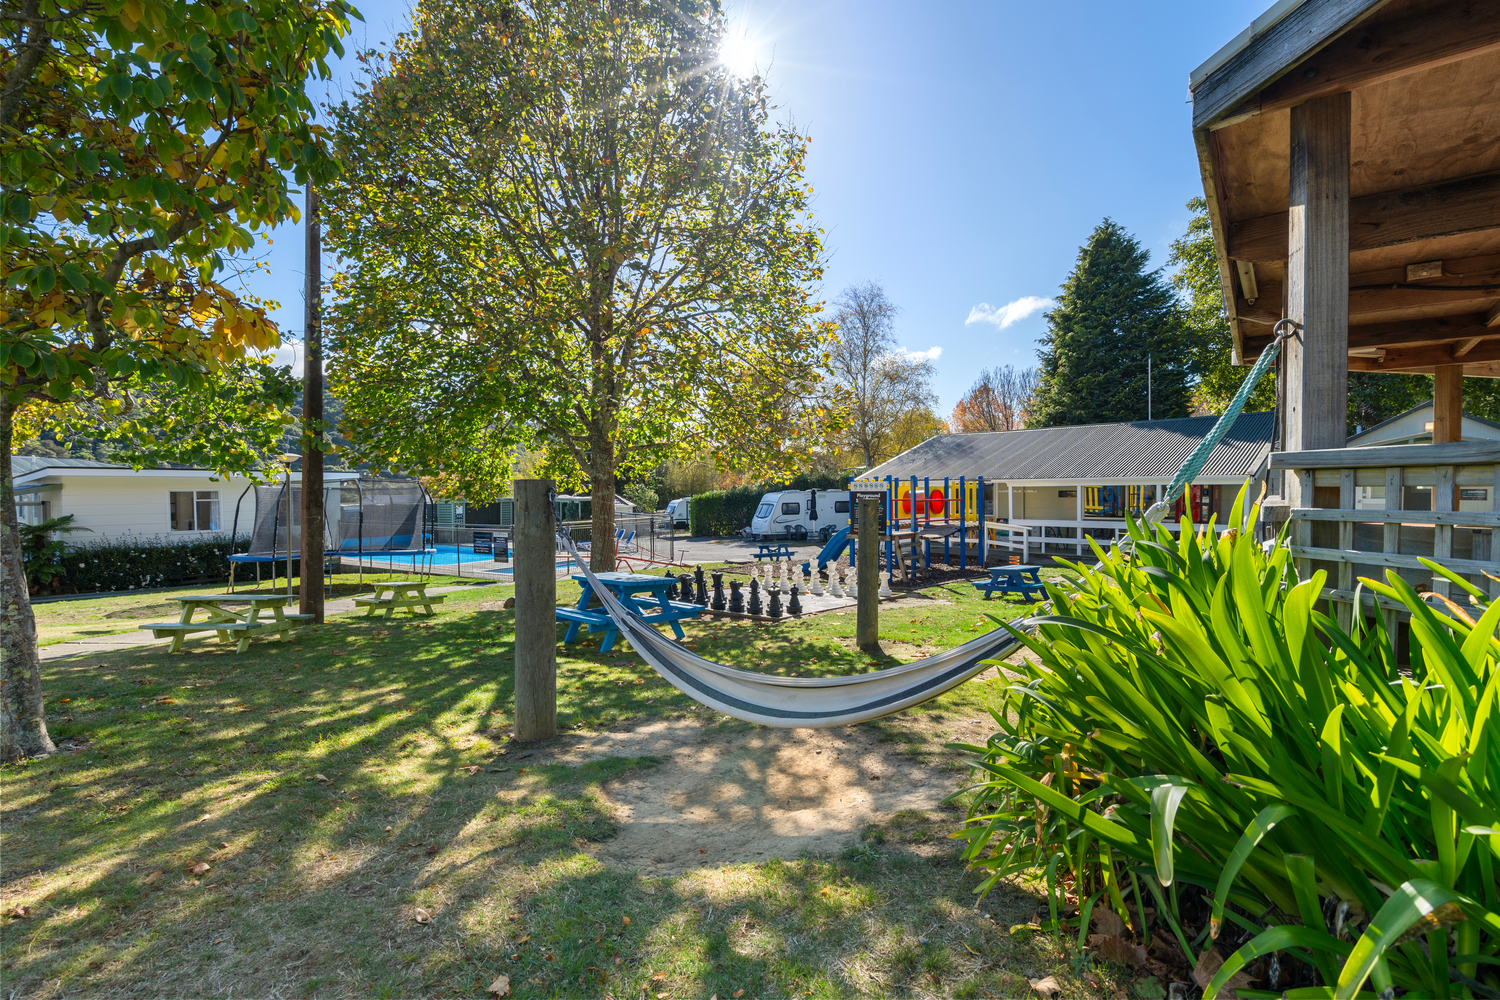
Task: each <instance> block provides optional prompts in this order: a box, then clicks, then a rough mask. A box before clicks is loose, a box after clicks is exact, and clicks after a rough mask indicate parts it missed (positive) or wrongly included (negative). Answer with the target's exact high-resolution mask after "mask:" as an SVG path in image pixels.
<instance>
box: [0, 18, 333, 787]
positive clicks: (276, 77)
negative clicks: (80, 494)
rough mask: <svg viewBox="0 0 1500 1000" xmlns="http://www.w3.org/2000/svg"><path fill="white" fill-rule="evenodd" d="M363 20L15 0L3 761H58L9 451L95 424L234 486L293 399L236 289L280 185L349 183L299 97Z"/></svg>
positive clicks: (0, 520)
mask: <svg viewBox="0 0 1500 1000" xmlns="http://www.w3.org/2000/svg"><path fill="white" fill-rule="evenodd" d="M351 13H352V8H351V7H349V6H348V5H347V3H346V2H345V0H256V2H255V3H250V2H236V0H226V2H213V3H208V2H201V0H183V2H178V3H170V4H169V3H165V2H161V0H127V2H126V3H124V4H123V5H120V4H102V3H93V2H87V0H80V2H78V3H76V4H74V5H72V6H68V5H65V4H60V3H54V2H51V0H49V2H46V3H43V2H40V0H21V3H20V9H19V10H8V11H7V12H6V15H5V18H4V20H3V21H0V73H3V76H0V79H3V81H4V82H3V85H0V245H3V246H4V247H5V258H4V269H3V270H4V272H5V276H4V280H5V286H6V299H5V325H4V329H3V332H0V548H3V550H4V557H3V565H0V758H10V757H14V756H16V755H18V754H26V755H32V754H38V753H45V752H48V751H50V750H51V748H52V744H51V740H50V739H49V738H48V736H47V729H46V721H45V719H44V717H43V714H42V707H41V673H40V668H39V665H38V662H37V653H36V632H35V622H34V619H33V617H32V613H31V605H30V600H29V598H28V596H27V588H26V585H25V579H24V575H23V568H22V563H21V560H20V556H19V544H18V533H17V532H18V528H17V524H16V516H15V506H14V502H13V501H14V483H13V481H12V472H11V463H10V456H11V452H12V450H13V444H14V440H15V437H16V434H17V431H18V430H19V431H20V432H21V434H22V435H23V436H27V435H28V434H29V433H30V432H31V431H33V430H35V428H36V427H38V426H39V425H42V424H46V423H49V422H51V423H61V424H65V425H66V424H70V423H71V424H72V425H75V426H76V425H80V424H82V425H87V424H90V423H93V424H95V425H96V426H97V424H98V423H99V422H103V423H106V424H108V425H109V429H110V433H112V434H113V435H115V436H117V437H118V438H120V439H121V440H122V441H123V442H124V444H125V449H124V450H125V453H126V454H127V455H134V456H135V457H137V458H140V457H142V455H143V452H142V451H141V450H140V449H142V448H148V449H149V448H157V447H165V446H168V445H173V446H180V447H182V448H183V449H184V451H183V452H182V454H183V455H184V456H186V455H193V456H201V457H210V458H212V459H214V461H213V464H215V465H216V466H217V467H218V468H220V469H221V470H224V471H228V470H230V469H233V468H244V467H248V465H250V464H253V463H254V461H255V460H257V459H258V454H257V449H256V447H255V445H256V443H257V442H260V441H269V440H274V436H275V433H279V430H280V426H281V423H282V421H283V417H284V412H283V410H284V406H283V404H284V402H285V401H287V398H288V397H287V396H286V395H285V394H284V393H283V392H282V385H281V382H282V380H281V378H280V376H278V375H276V374H274V373H272V372H271V370H270V369H269V366H268V365H266V364H264V363H257V362H256V361H255V360H254V358H253V354H254V352H255V351H257V350H264V349H266V348H269V347H272V346H274V345H275V343H276V342H277V332H276V328H275V326H274V325H273V324H272V323H271V322H270V320H269V319H268V318H267V316H266V313H265V309H264V307H263V305H262V304H260V303H258V302H256V301H254V300H252V299H250V298H248V297H246V296H242V295H239V294H237V293H236V292H234V291H233V290H231V289H230V288H229V287H227V286H226V284H225V283H224V281H223V280H221V279H222V278H223V273H222V272H223V271H224V269H225V268H226V267H227V266H228V264H227V258H229V257H232V256H233V255H235V254H238V253H242V252H244V251H247V250H249V249H251V247H252V246H253V235H252V230H253V229H255V228H256V227H261V226H273V225H275V224H276V223H278V222H280V221H282V220H284V219H287V218H294V217H295V216H296V209H295V207H294V206H293V204H292V201H291V192H290V190H289V179H288V174H291V175H292V177H294V178H295V179H296V181H297V182H298V183H303V182H306V181H309V180H311V181H320V180H322V179H325V178H326V177H328V176H329V175H330V173H331V172H332V171H333V170H334V169H335V164H334V163H333V161H332V160H331V159H329V157H328V156H327V154H326V152H325V151H324V149H323V144H322V139H321V137H320V135H319V133H318V131H317V129H316V127H315V126H313V125H312V124H311V118H312V113H313V109H312V104H311V102H310V100H309V98H308V97H307V96H306V94H305V93H304V90H303V84H304V81H305V79H306V77H307V76H308V74H309V73H312V72H318V73H320V74H322V75H326V74H327V67H326V65H325V64H324V61H323V60H324V57H325V56H326V54H327V53H328V52H329V51H335V50H337V48H338V37H339V35H341V34H342V33H344V32H345V31H347V30H348V21H349V17H350V15H351ZM227 404H233V406H234V407H235V409H234V412H233V416H232V418H230V417H229V415H228V414H224V415H223V416H220V414H221V408H222V407H224V406H225V405H227ZM210 415H212V416H215V417H216V419H207V420H205V417H206V416H210ZM231 424H233V425H235V426H233V427H232V428H231V427H230V425H231ZM183 460H188V461H191V460H193V459H192V458H184V459H183Z"/></svg>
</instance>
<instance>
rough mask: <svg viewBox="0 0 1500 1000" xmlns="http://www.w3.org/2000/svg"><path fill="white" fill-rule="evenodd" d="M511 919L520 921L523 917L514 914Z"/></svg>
mask: <svg viewBox="0 0 1500 1000" xmlns="http://www.w3.org/2000/svg"><path fill="white" fill-rule="evenodd" d="M510 919H511V920H520V919H521V915H520V914H519V913H512V914H511V915H510Z"/></svg>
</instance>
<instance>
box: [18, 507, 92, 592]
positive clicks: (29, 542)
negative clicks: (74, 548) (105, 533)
mask: <svg viewBox="0 0 1500 1000" xmlns="http://www.w3.org/2000/svg"><path fill="white" fill-rule="evenodd" d="M87 530H89V529H87V528H78V527H75V526H74V525H73V515H72V514H64V515H63V516H62V517H53V518H48V519H47V520H45V521H43V522H41V523H40V524H23V525H21V526H20V533H21V561H22V564H23V565H24V566H25V567H26V582H27V583H28V584H30V586H31V592H32V593H39V592H42V591H46V590H48V589H49V588H50V587H52V586H53V584H54V582H55V581H56V580H57V579H58V578H59V577H61V576H63V575H64V573H65V572H66V571H65V570H64V569H63V567H62V554H63V551H64V550H65V549H66V548H67V544H66V543H65V542H63V540H62V539H60V538H55V537H53V536H54V535H60V534H67V533H69V532H73V531H87Z"/></svg>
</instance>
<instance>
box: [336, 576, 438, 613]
mask: <svg viewBox="0 0 1500 1000" xmlns="http://www.w3.org/2000/svg"><path fill="white" fill-rule="evenodd" d="M374 587H375V594H374V596H373V597H356V598H355V599H354V606H355V607H357V608H367V609H368V610H367V611H365V617H366V618H368V617H370V616H371V615H373V614H374V613H375V612H376V611H379V610H381V609H384V610H385V617H387V618H389V617H390V616H391V615H393V614H395V611H396V609H397V608H410V609H411V613H412V614H416V613H417V608H419V607H422V608H426V609H427V613H428V614H429V615H430V614H432V606H433V605H434V604H442V603H443V595H442V594H428V593H427V581H425V580H395V581H392V582H390V583H377V584H374ZM386 591H390V596H389V597H383V596H381V595H382V594H384V593H385V592H386Z"/></svg>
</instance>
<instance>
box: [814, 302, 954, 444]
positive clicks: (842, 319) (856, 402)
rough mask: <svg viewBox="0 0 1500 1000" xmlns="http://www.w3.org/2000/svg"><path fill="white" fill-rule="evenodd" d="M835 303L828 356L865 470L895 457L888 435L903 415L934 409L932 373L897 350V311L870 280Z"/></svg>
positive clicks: (927, 366) (928, 366)
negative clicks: (833, 339) (835, 327)
mask: <svg viewBox="0 0 1500 1000" xmlns="http://www.w3.org/2000/svg"><path fill="white" fill-rule="evenodd" d="M834 305H835V306H837V307H838V309H837V312H835V313H834V317H833V321H834V323H836V324H837V325H838V330H839V334H838V343H836V344H835V345H834V346H833V349H832V350H831V351H830V352H829V357H830V360H831V362H832V366H833V379H834V381H835V382H836V383H837V384H838V385H839V386H840V387H841V388H842V389H843V390H844V392H845V394H846V397H847V400H848V409H849V426H848V431H847V435H846V436H847V440H848V444H849V450H850V451H852V452H853V453H854V454H855V455H856V456H857V457H858V458H859V460H860V461H862V462H863V463H864V468H867V469H868V468H870V467H871V466H873V465H875V464H877V463H878V462H879V461H881V460H882V459H883V458H888V457H890V455H893V454H895V453H896V452H895V451H892V450H891V436H892V431H893V429H894V427H895V424H896V421H897V420H898V419H899V418H900V417H901V416H902V415H903V414H907V413H910V412H912V411H914V410H917V411H924V412H930V411H931V409H932V407H933V406H935V405H937V395H936V393H934V392H933V391H932V380H933V377H934V376H935V374H936V370H935V369H934V368H933V364H932V362H931V361H929V360H927V359H926V358H914V357H912V356H910V355H908V354H904V353H902V352H901V350H900V348H899V347H898V345H897V343H896V333H895V319H896V314H897V312H898V311H899V310H897V308H896V305H895V303H893V302H892V301H891V300H890V298H889V297H887V296H886V294H885V289H884V288H882V287H880V286H879V285H878V284H876V283H875V282H873V281H869V282H866V283H865V284H863V285H850V286H849V287H848V288H846V289H844V290H843V292H842V293H840V294H839V297H838V298H837V299H836V300H835V301H834ZM934 419H936V418H934Z"/></svg>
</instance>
